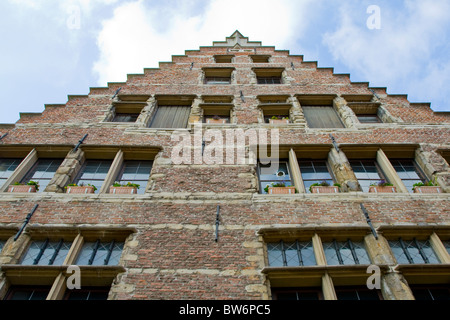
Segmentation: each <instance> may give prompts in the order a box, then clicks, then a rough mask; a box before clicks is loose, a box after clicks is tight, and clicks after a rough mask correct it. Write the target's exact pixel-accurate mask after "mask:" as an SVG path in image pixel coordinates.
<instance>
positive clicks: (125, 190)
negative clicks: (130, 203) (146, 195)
mask: <svg viewBox="0 0 450 320" xmlns="http://www.w3.org/2000/svg"><path fill="white" fill-rule="evenodd" d="M109 193H113V194H136V193H137V188H136V187H113V186H111V187H109Z"/></svg>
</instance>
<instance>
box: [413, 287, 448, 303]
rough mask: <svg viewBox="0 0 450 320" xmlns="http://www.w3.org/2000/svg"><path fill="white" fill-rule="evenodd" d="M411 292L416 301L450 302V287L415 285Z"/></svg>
mask: <svg viewBox="0 0 450 320" xmlns="http://www.w3.org/2000/svg"><path fill="white" fill-rule="evenodd" d="M411 290H412V292H413V295H414V298H415V299H416V300H450V286H449V285H434V286H428V285H413V286H411Z"/></svg>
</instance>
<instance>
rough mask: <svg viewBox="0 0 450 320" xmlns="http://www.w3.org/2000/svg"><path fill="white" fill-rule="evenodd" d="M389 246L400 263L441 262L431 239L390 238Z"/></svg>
mask: <svg viewBox="0 0 450 320" xmlns="http://www.w3.org/2000/svg"><path fill="white" fill-rule="evenodd" d="M389 246H390V247H391V250H392V252H393V254H394V256H395V258H396V259H397V262H398V263H399V264H416V263H440V261H439V259H438V258H437V256H436V253H435V252H434V250H433V248H432V247H431V243H430V241H429V240H425V241H420V240H417V239H416V238H413V239H412V240H404V239H403V238H401V237H400V238H399V239H398V240H390V241H389Z"/></svg>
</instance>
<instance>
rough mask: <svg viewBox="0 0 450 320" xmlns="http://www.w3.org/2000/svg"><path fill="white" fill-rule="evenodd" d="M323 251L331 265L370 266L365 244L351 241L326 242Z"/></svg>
mask: <svg viewBox="0 0 450 320" xmlns="http://www.w3.org/2000/svg"><path fill="white" fill-rule="evenodd" d="M323 250H324V252H325V257H326V259H327V264H329V265H353V264H370V259H369V256H368V255H367V251H366V247H365V245H364V243H363V242H353V241H351V240H347V241H339V242H338V241H332V242H324V243H323Z"/></svg>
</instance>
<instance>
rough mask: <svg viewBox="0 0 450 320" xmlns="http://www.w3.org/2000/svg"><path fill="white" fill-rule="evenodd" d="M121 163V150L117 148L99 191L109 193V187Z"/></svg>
mask: <svg viewBox="0 0 450 320" xmlns="http://www.w3.org/2000/svg"><path fill="white" fill-rule="evenodd" d="M122 165H123V151H122V150H119V151H118V152H117V154H116V157H115V158H114V160H113V162H112V164H111V167H110V168H109V171H108V174H107V175H106V177H105V180H104V181H103V184H102V186H101V188H100V191H99V193H109V187H110V186H111V185H112V184H113V183H114V181H115V179H116V178H117V175H118V174H119V171H120V169H121V168H122Z"/></svg>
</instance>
